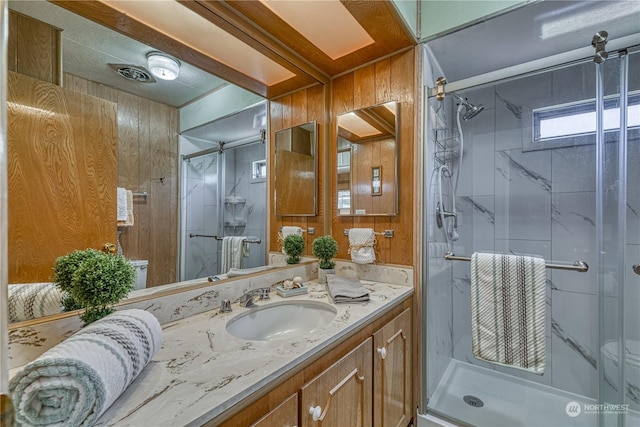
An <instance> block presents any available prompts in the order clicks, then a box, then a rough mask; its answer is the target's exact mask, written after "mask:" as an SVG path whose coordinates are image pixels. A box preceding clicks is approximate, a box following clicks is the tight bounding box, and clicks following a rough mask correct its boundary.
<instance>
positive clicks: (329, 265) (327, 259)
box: [312, 235, 338, 283]
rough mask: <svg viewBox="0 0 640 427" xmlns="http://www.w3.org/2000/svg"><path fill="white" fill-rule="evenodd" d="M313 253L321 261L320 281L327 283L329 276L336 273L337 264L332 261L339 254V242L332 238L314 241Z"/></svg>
mask: <svg viewBox="0 0 640 427" xmlns="http://www.w3.org/2000/svg"><path fill="white" fill-rule="evenodd" d="M312 251H313V254H314V255H315V256H317V257H318V259H319V260H320V268H319V269H318V281H319V282H320V283H327V274H334V273H335V272H336V270H335V267H336V263H335V262H333V261H332V259H333V257H334V256H336V254H337V253H338V242H336V240H335V239H334V238H333V237H332V236H329V235H327V236H321V237H318V238H316V239H314V241H313V246H312Z"/></svg>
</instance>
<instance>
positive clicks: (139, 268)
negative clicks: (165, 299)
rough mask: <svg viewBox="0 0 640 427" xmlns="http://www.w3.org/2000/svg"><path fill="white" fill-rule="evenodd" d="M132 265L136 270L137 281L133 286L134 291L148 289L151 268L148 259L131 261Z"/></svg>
mask: <svg viewBox="0 0 640 427" xmlns="http://www.w3.org/2000/svg"><path fill="white" fill-rule="evenodd" d="M130 262H131V264H133V267H134V268H135V269H136V281H135V282H134V284H133V289H144V288H146V287H147V268H148V267H149V261H147V260H146V259H138V260H131V261H130Z"/></svg>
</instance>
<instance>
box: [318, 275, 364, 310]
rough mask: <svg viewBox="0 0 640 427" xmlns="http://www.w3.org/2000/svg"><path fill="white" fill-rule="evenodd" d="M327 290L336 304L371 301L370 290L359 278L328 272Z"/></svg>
mask: <svg viewBox="0 0 640 427" xmlns="http://www.w3.org/2000/svg"><path fill="white" fill-rule="evenodd" d="M327 291H328V292H329V295H331V299H332V300H333V302H334V303H335V304H338V303H343V302H346V303H349V302H366V301H369V291H367V290H366V289H365V287H364V286H362V282H360V281H359V280H358V279H350V278H347V277H338V276H336V275H335V274H327Z"/></svg>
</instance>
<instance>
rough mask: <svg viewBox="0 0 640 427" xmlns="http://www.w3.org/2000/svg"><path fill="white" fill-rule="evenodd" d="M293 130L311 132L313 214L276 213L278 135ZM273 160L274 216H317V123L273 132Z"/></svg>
mask: <svg viewBox="0 0 640 427" xmlns="http://www.w3.org/2000/svg"><path fill="white" fill-rule="evenodd" d="M308 128H312V130H308ZM293 129H303V130H305V131H309V132H311V141H310V143H311V152H312V155H313V212H308V213H287V212H280V211H278V192H277V188H278V176H279V175H281V174H278V161H277V157H278V154H277V153H278V143H277V141H278V134H279V133H281V132H286V131H293ZM273 139H274V141H273V148H274V151H273V152H274V156H273V157H274V158H273V170H274V174H273V211H274V215H275V216H297V217H305V216H317V215H318V123H317V122H316V121H315V120H313V121H310V122H307V123H302V124H300V125H297V126H292V127H289V128H285V129H280V130H278V131H275V132H274V138H273Z"/></svg>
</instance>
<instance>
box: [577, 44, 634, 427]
mask: <svg viewBox="0 0 640 427" xmlns="http://www.w3.org/2000/svg"><path fill="white" fill-rule="evenodd" d="M639 58H640V55H639V54H638V53H637V52H636V53H630V54H629V53H627V52H622V53H620V55H619V56H618V57H616V58H615V59H613V60H609V61H607V62H605V63H604V64H600V65H596V67H597V72H596V87H597V88H598V89H600V88H601V90H602V91H603V92H604V94H603V96H600V97H598V99H599V109H598V111H601V112H602V113H601V115H599V119H598V121H599V125H600V126H599V130H602V131H601V132H599V138H598V144H597V150H598V152H599V153H600V154H601V161H600V162H599V165H601V169H600V171H599V174H598V176H599V181H600V182H601V183H602V188H601V191H600V192H599V197H598V207H599V210H598V213H599V217H600V219H599V220H598V225H599V228H598V230H599V231H598V236H597V239H598V249H599V254H600V259H599V271H598V273H599V276H598V293H599V313H601V316H602V318H601V322H600V331H599V335H600V354H599V366H600V369H599V393H598V396H599V398H598V405H597V406H595V407H593V408H589V407H587V408H585V411H593V412H594V413H596V414H598V417H599V424H600V425H601V426H610V425H611V426H613V425H616V426H634V425H640V416H639V412H638V411H639V410H640V316H639V315H638V303H639V302H640V275H638V274H636V272H635V271H634V265H637V264H640V216H639V215H640V187H639V186H638V184H639V183H640V170H639V167H638V166H640V150H639V146H640V137H639V136H640V133H639V132H640V108H639V107H640V99H639V97H640V96H639V93H640V79H639V78H638V75H639V74H640V66H639V65H640V62H639ZM607 92H612V94H611V95H610V96H608V95H607Z"/></svg>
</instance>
